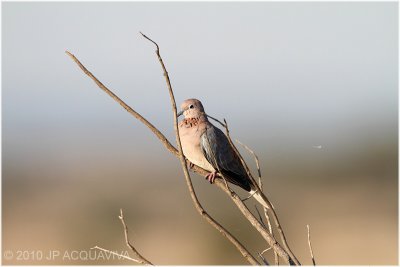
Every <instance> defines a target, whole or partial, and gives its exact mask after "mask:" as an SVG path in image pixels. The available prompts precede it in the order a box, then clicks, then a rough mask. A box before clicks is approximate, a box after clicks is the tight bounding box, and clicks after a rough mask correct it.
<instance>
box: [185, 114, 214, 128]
mask: <svg viewBox="0 0 400 267" xmlns="http://www.w3.org/2000/svg"><path fill="white" fill-rule="evenodd" d="M206 121H208V119H207V117H206V116H204V115H200V116H199V117H191V118H184V119H183V120H182V123H183V124H184V125H186V126H190V127H192V126H197V125H198V124H199V123H201V122H206Z"/></svg>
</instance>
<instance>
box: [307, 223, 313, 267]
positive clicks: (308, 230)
mask: <svg viewBox="0 0 400 267" xmlns="http://www.w3.org/2000/svg"><path fill="white" fill-rule="evenodd" d="M307 236H308V247H309V248H310V254H311V260H312V263H313V265H314V266H315V259H314V253H313V250H312V247H311V235H310V226H309V225H308V224H307Z"/></svg>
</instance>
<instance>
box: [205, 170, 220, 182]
mask: <svg viewBox="0 0 400 267" xmlns="http://www.w3.org/2000/svg"><path fill="white" fill-rule="evenodd" d="M216 175H217V172H210V173H209V174H207V175H206V180H207V181H209V182H210V184H213V183H214V181H215V177H216Z"/></svg>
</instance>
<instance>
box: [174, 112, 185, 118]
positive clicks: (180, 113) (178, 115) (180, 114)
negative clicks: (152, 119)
mask: <svg viewBox="0 0 400 267" xmlns="http://www.w3.org/2000/svg"><path fill="white" fill-rule="evenodd" d="M183 112H184V110H181V111H180V112H179V113H178V114H176V117H177V118H179V117H180V116H182V115H183Z"/></svg>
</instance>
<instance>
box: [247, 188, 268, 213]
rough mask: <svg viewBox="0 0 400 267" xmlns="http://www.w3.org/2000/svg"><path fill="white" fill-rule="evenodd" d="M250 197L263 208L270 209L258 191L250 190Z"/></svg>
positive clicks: (265, 199) (261, 193)
mask: <svg viewBox="0 0 400 267" xmlns="http://www.w3.org/2000/svg"><path fill="white" fill-rule="evenodd" d="M250 195H252V196H253V197H254V198H255V199H256V200H257V201H258V202H259V203H260V204H261V205H262V206H263V207H264V208H267V209H271V208H273V207H271V205H272V204H271V203H270V202H269V201H268V200H267V198H266V197H265V196H264V194H263V192H260V191H259V189H253V188H252V189H251V191H250Z"/></svg>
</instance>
